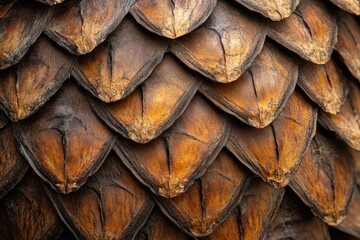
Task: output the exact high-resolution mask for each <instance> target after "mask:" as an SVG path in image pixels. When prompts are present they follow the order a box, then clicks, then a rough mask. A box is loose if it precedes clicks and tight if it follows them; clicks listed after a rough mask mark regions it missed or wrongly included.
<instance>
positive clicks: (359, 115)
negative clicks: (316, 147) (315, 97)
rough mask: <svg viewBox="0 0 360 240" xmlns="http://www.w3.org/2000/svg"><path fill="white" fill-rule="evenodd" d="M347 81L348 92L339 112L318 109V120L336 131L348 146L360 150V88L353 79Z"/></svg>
mask: <svg viewBox="0 0 360 240" xmlns="http://www.w3.org/2000/svg"><path fill="white" fill-rule="evenodd" d="M348 83H349V88H350V92H349V94H348V97H347V99H346V100H345V103H344V104H343V107H342V109H341V111H340V112H339V114H337V115H332V114H329V113H325V112H323V111H320V112H319V113H320V114H319V122H320V123H321V124H322V125H323V126H324V127H325V128H327V129H330V130H331V131H334V132H336V134H337V135H339V137H340V138H342V139H343V140H344V141H345V142H346V143H347V144H348V145H349V146H351V147H352V148H354V149H355V150H358V151H360V89H359V86H358V85H357V84H356V83H354V82H353V81H349V82H348Z"/></svg>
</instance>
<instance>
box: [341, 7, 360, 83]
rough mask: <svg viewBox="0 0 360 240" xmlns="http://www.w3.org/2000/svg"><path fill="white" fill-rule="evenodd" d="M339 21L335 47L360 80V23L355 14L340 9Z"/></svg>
mask: <svg viewBox="0 0 360 240" xmlns="http://www.w3.org/2000/svg"><path fill="white" fill-rule="evenodd" d="M359 8H360V3H359ZM337 23H338V27H339V30H338V32H339V33H338V41H337V43H336V45H335V49H336V51H337V52H338V53H339V54H340V56H341V58H342V60H343V61H344V63H345V65H346V66H347V68H348V69H349V71H350V72H351V74H352V75H353V76H354V77H355V78H357V79H358V80H359V81H360V44H359V42H360V23H359V21H357V22H356V19H355V17H354V16H352V15H350V14H348V13H345V12H340V11H339V12H338V15H337Z"/></svg>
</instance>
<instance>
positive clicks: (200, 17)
mask: <svg viewBox="0 0 360 240" xmlns="http://www.w3.org/2000/svg"><path fill="white" fill-rule="evenodd" d="M216 2H217V0H137V1H136V2H135V4H134V5H133V6H132V7H131V9H130V12H131V14H132V15H133V16H134V18H135V19H136V21H137V22H138V23H140V24H141V25H142V26H143V27H145V28H146V29H148V30H149V31H152V32H154V33H156V34H159V35H161V36H165V37H168V38H178V37H181V36H183V35H185V34H187V33H189V32H191V31H192V30H194V29H195V28H197V27H198V26H200V25H201V24H202V23H203V22H204V21H205V20H206V19H207V18H208V17H209V15H210V14H211V12H212V11H213V9H214V7H215V5H216Z"/></svg>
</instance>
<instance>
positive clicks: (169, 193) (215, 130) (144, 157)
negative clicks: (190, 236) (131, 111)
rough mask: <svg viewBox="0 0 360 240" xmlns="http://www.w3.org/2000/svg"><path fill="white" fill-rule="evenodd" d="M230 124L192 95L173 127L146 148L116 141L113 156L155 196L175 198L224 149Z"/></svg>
mask: <svg viewBox="0 0 360 240" xmlns="http://www.w3.org/2000/svg"><path fill="white" fill-rule="evenodd" d="M230 128H231V126H230V123H229V121H228V120H227V119H226V117H224V116H223V115H222V114H221V113H219V112H218V111H217V110H216V109H215V108H214V107H213V106H211V105H209V104H208V103H207V102H206V101H205V100H204V99H203V98H202V97H200V96H198V95H196V96H195V97H194V98H193V100H192V101H191V102H190V104H189V106H188V107H187V109H186V110H185V112H184V113H183V114H182V115H181V117H180V118H179V119H178V120H177V121H176V122H175V123H174V125H173V126H172V127H171V128H170V129H169V130H168V131H166V132H165V133H164V134H163V135H161V136H160V137H158V138H156V139H154V140H153V141H151V142H149V143H147V144H137V143H134V142H131V141H126V140H122V139H119V140H118V141H117V143H116V144H115V147H114V149H115V152H116V153H117V154H118V155H119V156H120V158H121V159H122V160H123V162H124V163H125V165H126V166H127V167H128V168H129V169H131V171H132V172H133V173H134V175H135V176H136V177H137V178H138V179H139V180H140V181H141V182H142V183H144V184H145V185H146V186H148V187H149V188H150V189H151V191H153V192H154V193H155V194H158V195H161V196H164V197H175V196H177V195H180V194H182V193H183V192H184V191H186V190H187V189H188V188H189V187H190V186H191V184H192V183H193V182H194V180H195V179H197V178H199V177H200V176H201V175H202V174H203V173H204V171H205V170H206V168H207V167H208V166H209V165H210V164H211V163H212V161H213V160H214V159H215V157H216V156H217V154H218V153H219V151H220V150H221V149H222V148H223V146H224V145H225V143H226V141H227V139H228V136H229V133H230Z"/></svg>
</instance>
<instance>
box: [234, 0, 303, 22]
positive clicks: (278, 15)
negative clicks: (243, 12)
mask: <svg viewBox="0 0 360 240" xmlns="http://www.w3.org/2000/svg"><path fill="white" fill-rule="evenodd" d="M235 1H237V2H238V3H240V4H242V5H244V7H246V8H248V9H250V10H252V11H255V12H258V13H261V14H262V15H264V16H265V17H268V18H270V19H271V20H273V21H280V20H282V19H284V18H287V17H289V16H290V15H291V14H292V13H293V12H294V11H295V9H296V7H297V6H298V5H299V3H300V0H275V1H261V0H235Z"/></svg>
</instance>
